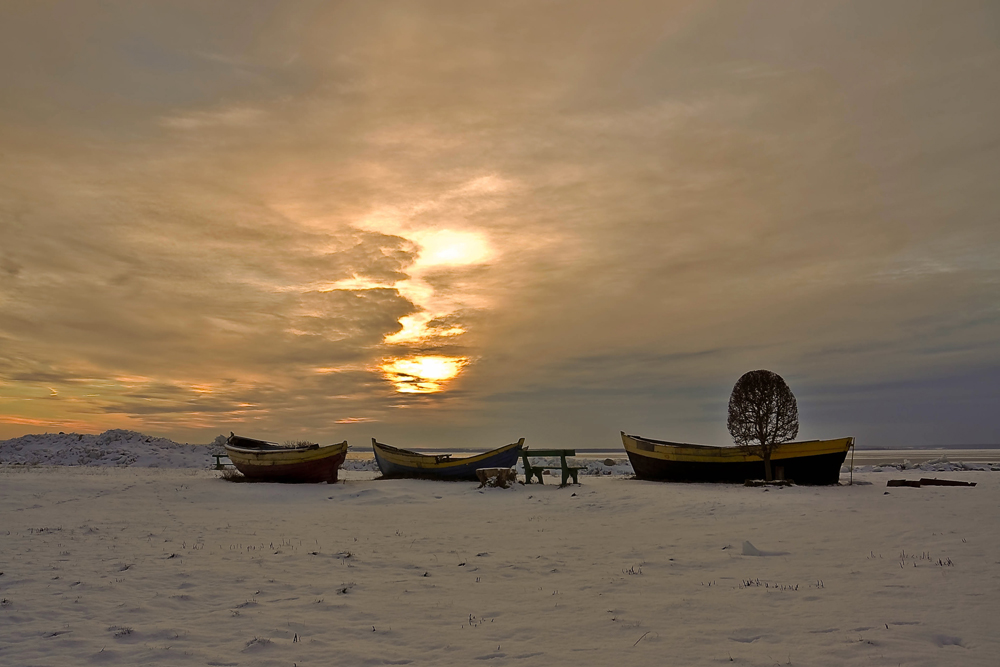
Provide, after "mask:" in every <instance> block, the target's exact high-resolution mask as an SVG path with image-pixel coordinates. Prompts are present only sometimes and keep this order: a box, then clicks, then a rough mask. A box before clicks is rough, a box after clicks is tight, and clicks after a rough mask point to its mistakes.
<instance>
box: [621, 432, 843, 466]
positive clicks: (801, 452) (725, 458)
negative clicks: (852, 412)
mask: <svg viewBox="0 0 1000 667" xmlns="http://www.w3.org/2000/svg"><path fill="white" fill-rule="evenodd" d="M622 444H623V445H624V446H625V451H627V452H628V451H631V452H635V453H636V454H639V455H640V456H646V457H649V458H653V459H659V460H661V461H677V462H685V463H747V462H750V461H760V460H761V457H759V456H756V455H753V454H748V453H746V452H744V451H742V450H741V449H740V448H739V447H712V446H706V445H688V444H682V443H677V444H660V443H656V442H652V441H650V440H646V439H644V438H640V437H637V436H631V435H627V434H625V433H622ZM853 446H854V438H836V439H834V440H803V441H801V442H785V443H782V444H780V445H778V446H777V447H776V448H775V450H774V452H773V453H772V454H771V461H780V460H782V459H792V458H800V457H803V456H822V455H824V454H837V453H840V452H844V453H847V450H848V449H850V448H851V447H853Z"/></svg>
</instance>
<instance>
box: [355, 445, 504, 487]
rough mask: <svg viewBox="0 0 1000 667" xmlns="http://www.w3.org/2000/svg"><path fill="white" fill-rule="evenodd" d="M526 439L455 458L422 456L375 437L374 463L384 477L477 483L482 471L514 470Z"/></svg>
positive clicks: (448, 456)
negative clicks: (478, 475) (479, 472)
mask: <svg viewBox="0 0 1000 667" xmlns="http://www.w3.org/2000/svg"><path fill="white" fill-rule="evenodd" d="M523 444H524V438H521V439H520V440H518V441H517V442H515V443H513V444H510V445H505V446H503V447H500V448H499V449H493V450H490V451H488V452H483V453H482V454H477V455H475V456H465V457H461V458H453V457H452V455H451V454H438V455H433V454H420V453H419V452H411V451H410V450H408V449H400V448H398V447H392V446H390V445H386V444H383V443H381V442H378V441H377V440H375V438H372V449H373V450H375V461H376V462H377V463H378V468H379V470H381V471H382V476H383V477H418V478H423V479H447V480H470V481H475V480H476V470H477V469H479V468H511V467H513V466H514V465H515V464H516V463H517V457H518V455H519V454H520V453H521V446H522V445H523Z"/></svg>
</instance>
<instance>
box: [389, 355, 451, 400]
mask: <svg viewBox="0 0 1000 667" xmlns="http://www.w3.org/2000/svg"><path fill="white" fill-rule="evenodd" d="M468 363H469V359H468V357H445V356H436V355H430V356H413V357H406V358H403V359H385V360H383V362H382V364H381V365H380V366H379V368H380V369H381V370H382V373H383V374H384V375H385V378H386V379H387V380H389V382H391V383H392V384H393V385H394V386H395V387H396V391H398V392H400V393H401V394H434V393H437V392H440V391H443V390H444V388H445V385H446V384H447V383H448V382H449V381H450V380H453V379H454V378H455V377H457V376H458V374H459V373H461V372H462V369H463V368H464V367H465V366H466V364H468Z"/></svg>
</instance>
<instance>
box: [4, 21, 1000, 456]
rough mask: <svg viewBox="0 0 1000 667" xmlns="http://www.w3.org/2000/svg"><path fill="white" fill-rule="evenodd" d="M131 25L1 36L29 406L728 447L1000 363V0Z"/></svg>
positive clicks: (13, 363) (321, 426)
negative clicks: (757, 423) (784, 391)
mask: <svg viewBox="0 0 1000 667" xmlns="http://www.w3.org/2000/svg"><path fill="white" fill-rule="evenodd" d="M241 7H242V5H241ZM113 9H115V11H111V10H110V9H109V10H102V12H103V13H102V12H92V11H82V10H69V9H64V11H65V12H68V13H66V14H65V16H61V15H60V16H57V15H56V13H55V12H54V10H51V9H48V8H46V7H44V6H37V7H36V6H32V7H27V6H26V7H25V8H21V9H20V10H18V11H16V12H10V15H11V16H10V20H9V21H5V22H4V25H3V26H0V55H5V56H6V57H5V58H0V62H4V63H6V65H0V83H2V84H3V85H4V86H5V90H9V91H10V92H11V94H10V95H9V96H8V97H9V100H10V101H9V103H6V104H5V105H3V108H2V109H0V121H2V122H0V145H2V146H3V147H4V151H3V153H2V157H0V383H3V384H0V389H2V392H0V395H2V398H0V410H3V411H4V412H5V413H6V414H10V415H12V419H14V418H16V419H25V420H41V421H45V423H57V422H58V421H59V420H60V419H62V420H65V423H87V424H93V425H94V426H95V428H97V427H98V426H100V425H102V424H108V425H111V424H113V425H116V426H118V425H128V426H129V427H133V428H139V429H140V430H142V429H144V428H145V429H147V430H152V429H159V432H161V433H163V434H167V435H172V436H176V437H178V438H181V439H185V440H193V439H197V437H199V436H201V437H203V438H204V439H206V441H207V440H210V439H211V438H212V437H214V435H215V434H217V432H222V431H225V432H228V431H227V430H226V429H227V428H228V429H229V430H239V429H238V428H231V427H233V426H243V427H245V428H246V429H251V430H254V431H260V434H261V436H263V437H272V439H274V438H279V439H281V438H284V437H285V436H284V434H283V433H282V431H284V430H299V431H300V432H302V435H307V433H305V432H303V431H308V430H310V429H311V430H313V431H314V432H315V433H314V434H312V435H310V437H314V438H315V437H319V436H323V435H324V434H328V435H330V437H339V434H340V433H342V432H348V433H352V434H353V433H365V434H367V433H368V432H367V431H365V430H364V429H365V428H371V427H373V426H374V425H376V424H377V425H378V428H379V429H380V430H381V429H385V431H386V432H387V433H388V434H389V435H390V436H391V435H392V434H396V435H399V436H401V437H403V438H406V437H407V436H409V435H410V434H413V435H414V437H426V438H428V439H431V440H432V441H434V442H435V443H460V442H461V443H463V444H465V443H467V442H468V439H469V438H478V437H481V434H489V435H498V436H499V435H501V434H502V433H505V432H506V431H507V430H511V429H514V428H515V426H516V427H517V428H518V429H524V430H525V431H526V432H528V435H531V434H532V433H534V434H539V435H540V434H544V436H545V437H546V438H549V439H558V438H560V437H563V433H562V429H568V430H569V431H572V433H573V437H574V438H580V442H589V443H591V444H604V443H605V442H606V441H608V440H609V439H610V440H611V441H613V440H614V436H615V434H616V432H617V431H616V429H617V428H631V427H630V426H629V425H630V424H636V425H637V426H642V427H647V428H649V429H650V430H651V432H650V435H652V436H654V437H655V436H656V432H652V431H657V430H662V431H664V432H666V431H673V430H678V431H683V433H682V434H680V435H677V436H673V435H670V434H669V433H664V435H665V436H666V435H670V437H685V438H687V439H690V440H699V439H717V438H718V437H719V431H718V423H721V422H720V421H719V415H718V414H717V411H718V410H719V409H720V408H719V406H720V405H722V404H724V402H725V400H726V399H727V397H728V391H729V389H730V388H731V385H732V382H734V381H735V379H736V378H738V377H739V375H740V374H742V373H743V372H744V371H746V370H749V369H752V368H758V367H771V368H773V369H774V370H776V371H778V372H781V373H782V374H783V375H784V376H785V377H786V378H787V379H790V381H794V383H795V384H794V385H793V389H794V387H795V386H804V387H819V386H823V387H832V388H834V390H837V389H836V388H844V387H851V389H843V391H844V392H846V393H845V396H846V395H850V396H854V395H855V394H854V389H853V387H855V386H856V385H858V384H860V385H868V386H872V387H877V388H878V392H881V393H879V394H878V395H879V396H882V397H885V396H887V395H888V394H887V393H886V392H890V391H891V390H890V389H888V387H890V386H891V385H892V383H893V382H901V383H908V382H913V383H933V381H934V378H938V377H953V376H962V374H963V373H965V372H966V371H968V370H969V369H973V368H978V367H983V368H987V367H988V368H993V367H995V366H996V364H997V363H998V362H1000V359H998V357H997V355H998V352H997V348H996V345H995V340H996V339H997V337H998V336H1000V318H998V314H997V309H996V297H995V292H996V284H997V280H998V275H1000V274H998V271H1000V267H998V265H997V262H996V260H995V258H996V257H997V256H998V248H1000V231H998V229H1000V228H998V227H997V225H996V224H995V221H996V219H997V215H998V213H1000V209H998V204H997V200H996V197H995V195H994V192H993V191H994V190H995V183H996V180H997V178H996V177H997V175H998V174H997V167H996V165H997V164H1000V160H998V159H997V158H998V155H997V153H998V151H1000V135H998V131H997V126H996V123H995V118H996V117H997V116H998V115H1000V88H998V84H997V83H996V77H995V76H994V75H993V73H994V72H995V71H996V69H997V66H998V65H1000V53H998V49H997V46H996V40H995V39H994V35H992V34H991V33H990V32H989V29H988V26H990V25H993V23H995V21H994V19H995V18H996V17H995V11H994V10H992V9H987V8H986V7H985V6H984V7H980V8H976V9H973V10H969V11H962V12H960V11H957V10H954V9H953V8H949V7H945V6H942V7H931V6H926V7H921V8H919V9H916V10H914V9H913V8H911V7H910V6H909V5H908V4H907V5H904V4H901V3H899V4H894V3H889V4H881V5H877V6H876V5H864V6H862V5H844V4H842V3H824V2H820V3H814V4H810V5H802V6H800V7H795V8H793V9H791V10H789V9H788V8H785V9H783V10H781V11H776V10H769V9H766V8H765V9H761V8H759V7H757V6H750V5H747V6H735V5H734V6H729V7H726V8H724V9H721V10H720V9H719V8H706V7H705V6H704V5H702V4H700V3H686V2H677V3H660V4H658V5H656V6H651V5H649V3H642V2H635V3H632V2H625V3H618V5H616V6H615V7H614V8H613V9H610V8H609V7H608V6H607V5H606V4H604V3H596V2H594V3H591V2H583V3H565V4H563V3H549V4H545V5H544V6H542V5H539V6H533V7H530V8H527V9H525V8H524V7H513V6H509V7H508V6H502V5H496V6H483V7H479V6H476V7H473V6H468V5H458V4H448V3H445V4H444V5H437V6H435V7H433V8H429V7H415V6H410V5H405V4H389V5H386V6H381V7H379V8H374V7H373V6H371V5H365V4H363V3H362V4H351V3H348V4H343V3H341V4H337V5H316V4H313V3H294V2H293V3H284V4H282V5H281V6H280V7H277V8H274V7H272V8H270V9H269V10H268V11H267V12H256V11H252V10H250V9H248V10H247V11H240V12H236V13H235V14H234V13H233V12H232V11H231V8H228V9H227V8H226V7H225V6H224V5H214V4H213V5H212V6H205V7H201V8H194V7H191V6H185V5H176V6H175V5H171V6H163V7H139V6H131V5H129V6H128V7H126V6H124V5H122V6H121V7H116V8H113ZM525 12H527V13H525ZM70 26H72V29H70ZM81 35H82V36H86V39H84V37H82V36H81ZM418 357H441V358H446V359H467V360H473V361H474V363H471V362H470V363H468V364H465V365H462V367H461V372H460V373H458V374H457V375H456V376H455V377H454V378H453V379H451V380H450V381H449V382H448V383H447V386H446V387H445V390H444V391H438V392H431V393H427V394H420V393H418V392H410V393H408V394H401V393H400V392H398V391H396V387H395V386H394V385H393V384H392V382H391V378H389V379H387V377H386V375H385V373H384V371H383V370H382V369H381V366H382V364H383V363H384V360H386V359H409V360H413V359H415V358H418ZM122 377H128V378H141V379H134V380H133V381H129V382H124V381H119V380H116V378H122ZM408 377H413V378H417V377H418V375H417V374H411V375H410V376H408ZM419 381H420V380H413V382H419ZM49 387H51V388H53V389H54V390H55V391H56V392H57V395H55V396H53V395H52V393H51V392H50V391H49V389H48V388H49ZM199 387H200V388H201V389H197V388H199ZM206 389H207V390H206ZM831 391H833V390H831ZM815 396H816V397H815V399H809V398H808V394H807V396H806V397H805V399H806V400H802V399H803V397H800V404H807V403H808V400H816V401H818V402H820V403H822V404H827V403H829V404H833V403H835V399H834V398H831V397H830V396H829V395H828V394H825V393H822V392H820V393H817V394H816V395H815ZM872 400H878V399H876V398H873V399H872ZM914 400H916V399H914ZM921 400H923V399H921ZM819 413H822V410H821V409H820V410H818V411H817V413H816V414H819ZM842 414H844V415H846V416H845V417H844V421H845V422H846V423H848V424H849V423H851V422H850V418H849V414H848V413H847V412H846V411H845V412H844V413H842ZM954 414H955V415H956V417H954V419H956V420H959V419H960V420H962V421H963V423H964V421H965V420H966V419H967V418H968V415H966V414H965V413H962V412H961V411H958V410H956V411H955V412H954ZM941 419H942V420H944V421H945V422H947V419H949V418H948V417H946V416H942V417H941ZM46 420H47V421H46ZM74 420H75V421H74ZM102 420H104V421H102ZM723 421H724V420H723ZM987 422H988V419H986V418H983V417H980V418H978V421H977V423H978V424H979V427H978V428H979V431H974V430H973V431H969V433H974V432H979V433H985V434H988V433H992V432H993V431H990V428H991V427H990V426H988V423H987ZM25 423H28V422H25ZM31 423H35V422H31ZM39 423H41V422H39ZM859 424H860V427H861V428H872V427H871V425H870V424H867V422H865V423H861V422H859ZM866 424H867V425H866ZM17 428H21V427H20V426H18V427H17ZM803 428H804V433H806V432H807V431H808V428H809V426H808V424H804V425H803ZM12 429H13V430H12ZM15 430H16V429H15V426H14V425H10V426H9V428H8V430H7V431H4V432H5V433H11V434H13V433H14V432H15ZM18 432H21V431H18ZM288 435H289V436H291V435H292V434H290V433H289V434H288ZM723 435H724V434H723ZM503 437H504V438H506V437H507V436H506V435H504V436H503ZM970 437H971V436H970ZM984 437H985V436H984ZM609 446H610V445H609Z"/></svg>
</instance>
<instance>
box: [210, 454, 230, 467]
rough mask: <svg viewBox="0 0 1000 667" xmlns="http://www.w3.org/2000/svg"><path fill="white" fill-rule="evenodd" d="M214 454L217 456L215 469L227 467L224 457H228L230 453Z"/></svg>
mask: <svg viewBox="0 0 1000 667" xmlns="http://www.w3.org/2000/svg"><path fill="white" fill-rule="evenodd" d="M212 456H213V457H214V458H215V469H216V470H224V469H225V468H226V464H225V463H223V462H222V459H228V458H229V454H212Z"/></svg>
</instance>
